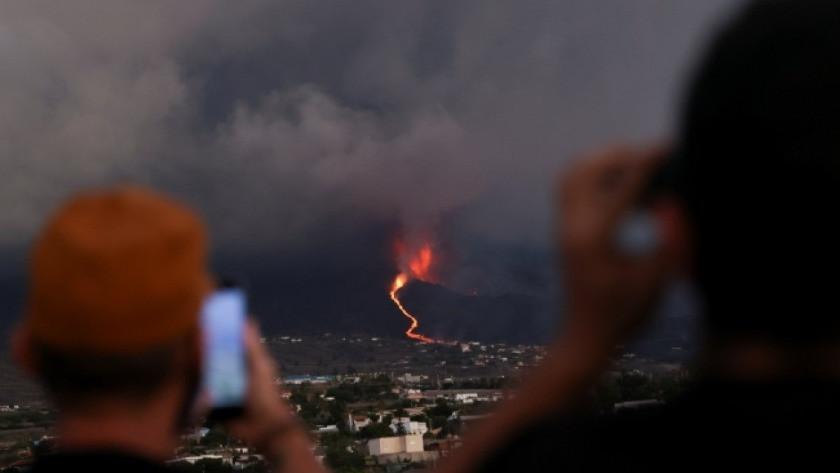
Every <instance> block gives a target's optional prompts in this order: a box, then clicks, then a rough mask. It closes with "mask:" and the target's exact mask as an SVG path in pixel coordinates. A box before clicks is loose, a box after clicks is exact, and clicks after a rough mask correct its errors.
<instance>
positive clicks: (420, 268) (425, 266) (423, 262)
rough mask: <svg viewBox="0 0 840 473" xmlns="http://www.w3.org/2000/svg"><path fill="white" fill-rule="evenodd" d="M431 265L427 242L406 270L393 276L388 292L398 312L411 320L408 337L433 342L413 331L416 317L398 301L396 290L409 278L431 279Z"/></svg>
mask: <svg viewBox="0 0 840 473" xmlns="http://www.w3.org/2000/svg"><path fill="white" fill-rule="evenodd" d="M398 248H400V249H401V250H403V249H404V247H403V246H402V245H398ZM431 265H432V247H431V246H430V245H428V244H426V245H423V246H422V247H421V248H420V250H419V251H418V252H417V254H416V255H415V257H414V258H411V260H409V262H408V271H407V272H403V273H399V274H397V276H396V277H395V278H394V282H393V283H392V284H391V292H390V293H389V294H390V296H391V300H392V301H394V304H396V305H397V308H399V309H400V312H402V313H403V315H404V316H406V318H408V319H409V320H411V326H410V327H408V330H406V331H405V334H406V335H407V336H408V337H409V338H413V339H414V340H420V341H421V342H433V341H435V340H434V339H433V338H429V337H427V336H425V335H421V334H419V333H415V332H414V331H415V330H416V329H417V326H418V325H419V324H418V322H417V318H416V317H414V316H413V315H411V312H409V311H408V310H406V308H405V307H403V305H402V302H400V299H399V297H397V292H399V290H400V289H402V287H403V286H405V285H406V283H408V281H409V280H411V279H419V280H420V281H431V280H432V278H431V275H430V268H431Z"/></svg>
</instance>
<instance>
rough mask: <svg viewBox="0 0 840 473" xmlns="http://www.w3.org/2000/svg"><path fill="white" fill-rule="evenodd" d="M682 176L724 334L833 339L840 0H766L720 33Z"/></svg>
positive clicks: (838, 243) (687, 119) (690, 104)
mask: <svg viewBox="0 0 840 473" xmlns="http://www.w3.org/2000/svg"><path fill="white" fill-rule="evenodd" d="M681 125H682V127H681V135H680V141H679V152H678V154H677V158H676V167H677V168H678V172H677V173H676V177H675V181H674V186H675V187H676V190H677V193H678V194H679V195H680V196H681V197H682V199H683V200H684V201H685V204H686V207H687V208H688V212H689V214H690V217H691V219H692V220H693V224H694V227H695V237H696V247H697V253H696V258H697V261H696V271H697V274H696V276H697V280H698V284H699V286H700V290H701V291H702V293H703V294H704V296H705V300H706V304H707V309H708V327H709V330H710V332H711V333H712V334H714V335H716V336H734V337H740V336H744V335H752V336H764V337H768V338H771V339H775V340H777V341H781V342H787V343H802V342H814V341H820V340H823V341H825V340H837V339H838V334H840V317H838V316H837V309H836V307H835V304H836V299H835V296H834V293H835V292H834V291H835V286H836V283H837V279H838V278H837V277H836V276H835V274H836V271H837V269H838V263H840V258H839V257H838V256H840V251H838V249H839V248H840V232H838V230H837V225H835V222H834V220H835V218H836V211H837V207H838V206H837V203H838V197H840V193H839V192H840V2H836V1H828V0H788V1H779V0H775V1H770V0H768V1H757V2H754V3H752V4H750V5H749V6H748V7H747V8H746V9H745V10H744V11H742V13H741V14H740V15H739V16H738V17H737V18H736V19H735V20H734V21H733V22H731V23H730V24H728V25H727V26H726V27H725V28H724V29H723V30H722V31H721V33H720V34H719V35H718V36H717V38H716V39H715V40H714V42H713V43H712V44H711V47H710V49H709V50H708V52H707V54H706V56H705V58H704V59H703V60H702V61H701V63H700V67H699V69H698V70H697V73H696V76H695V78H694V80H693V82H692V83H691V84H690V88H689V93H688V97H687V102H686V104H685V107H684V111H683V117H682V123H681Z"/></svg>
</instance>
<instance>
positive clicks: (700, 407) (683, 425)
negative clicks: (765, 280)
mask: <svg viewBox="0 0 840 473" xmlns="http://www.w3.org/2000/svg"><path fill="white" fill-rule="evenodd" d="M838 401H840V383H838V382H833V383H829V382H818V381H807V382H800V383H784V384H781V383H779V384H760V385H746V384H733V383H722V382H704V383H700V384H698V385H697V386H695V387H694V388H693V389H691V390H690V391H689V392H688V393H687V394H686V395H685V396H683V397H682V398H680V399H678V400H676V401H674V402H671V403H668V404H665V405H659V406H654V407H646V408H638V409H628V410H622V411H620V412H618V413H615V414H610V415H599V416H596V415H583V414H576V415H569V416H566V417H563V418H558V419H553V420H551V421H546V422H543V423H541V424H539V425H535V426H533V427H532V428H530V429H528V430H527V431H526V432H523V433H522V434H520V435H517V436H516V437H515V438H513V439H511V441H510V442H509V443H508V444H507V446H506V447H505V448H504V449H502V450H501V451H499V452H498V453H497V454H495V455H494V456H493V457H492V458H490V459H489V460H488V462H487V463H486V464H485V465H484V467H483V468H481V469H480V470H479V471H481V472H484V473H489V472H501V471H523V472H526V471H527V472H532V471H563V472H574V471H645V472H650V471H671V472H674V471H703V470H705V471H739V470H734V468H747V469H743V470H741V471H761V470H759V468H762V469H763V468H772V469H773V470H772V471H779V468H782V470H781V471H785V469H788V471H803V470H805V469H806V468H807V469H811V470H817V469H819V470H823V469H825V468H833V466H836V453H835V452H836V450H835V449H836V443H837V434H836V428H837V425H838V421H840V403H838ZM791 468H794V469H791ZM767 471H771V470H767Z"/></svg>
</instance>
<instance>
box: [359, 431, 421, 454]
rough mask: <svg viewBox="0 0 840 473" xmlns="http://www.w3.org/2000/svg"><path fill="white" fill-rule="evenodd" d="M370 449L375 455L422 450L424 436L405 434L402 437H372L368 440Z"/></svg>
mask: <svg viewBox="0 0 840 473" xmlns="http://www.w3.org/2000/svg"><path fill="white" fill-rule="evenodd" d="M368 451H369V452H370V454H371V455H373V456H381V455H392V454H395V453H417V452H422V451H423V436H422V435H403V436H402V437H381V438H378V439H371V440H368Z"/></svg>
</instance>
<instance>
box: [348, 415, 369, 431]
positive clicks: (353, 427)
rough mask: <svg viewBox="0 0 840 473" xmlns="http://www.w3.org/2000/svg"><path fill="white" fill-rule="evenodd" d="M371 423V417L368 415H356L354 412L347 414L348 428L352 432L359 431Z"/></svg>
mask: <svg viewBox="0 0 840 473" xmlns="http://www.w3.org/2000/svg"><path fill="white" fill-rule="evenodd" d="M370 423H371V420H370V417H368V416H354V415H352V414H347V428H348V429H350V432H358V431H360V430H362V427H367V426H369V425H370Z"/></svg>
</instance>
